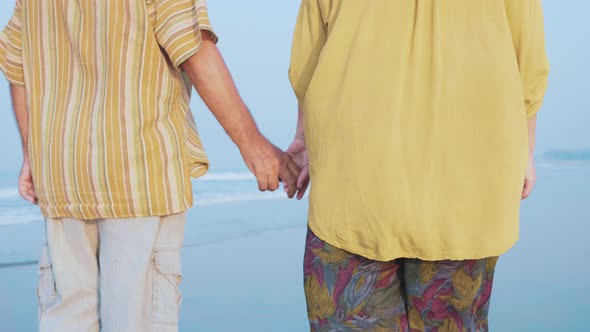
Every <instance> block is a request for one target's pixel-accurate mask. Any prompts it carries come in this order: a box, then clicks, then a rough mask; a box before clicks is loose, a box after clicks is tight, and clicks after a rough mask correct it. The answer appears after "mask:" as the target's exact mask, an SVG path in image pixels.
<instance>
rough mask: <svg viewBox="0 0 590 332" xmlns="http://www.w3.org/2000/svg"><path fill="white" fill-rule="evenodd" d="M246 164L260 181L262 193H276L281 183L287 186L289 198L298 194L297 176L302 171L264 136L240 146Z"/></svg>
mask: <svg viewBox="0 0 590 332" xmlns="http://www.w3.org/2000/svg"><path fill="white" fill-rule="evenodd" d="M240 152H241V153H242V158H243V159H244V162H245V163H246V165H247V166H248V168H249V169H250V171H252V173H253V174H254V176H255V177H256V180H257V181H258V189H260V191H266V190H270V191H275V190H277V189H278V188H279V181H282V182H283V183H284V185H285V186H286V189H287V193H288V196H289V198H293V196H295V193H296V192H297V190H296V189H295V188H296V184H297V176H299V173H300V172H301V170H300V169H299V167H298V166H297V164H295V162H293V160H292V159H291V157H289V155H287V154H286V153H284V152H282V151H281V150H280V149H279V148H277V147H276V146H274V145H272V144H271V143H270V142H269V141H268V140H267V139H266V138H265V137H264V136H262V135H257V136H255V137H253V139H252V140H250V141H249V142H248V143H246V144H243V146H240Z"/></svg>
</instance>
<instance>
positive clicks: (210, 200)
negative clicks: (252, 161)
mask: <svg viewBox="0 0 590 332" xmlns="http://www.w3.org/2000/svg"><path fill="white" fill-rule="evenodd" d="M194 198H195V206H196V207H208V206H215V205H225V204H237V203H243V202H263V201H276V200H283V199H286V194H285V193H283V192H274V193H262V192H236V193H219V194H209V193H203V194H198V195H195V197H194ZM43 219H44V218H43V215H41V213H40V212H39V209H38V208H37V207H35V206H28V207H25V206H15V207H14V208H6V207H4V208H2V209H1V210H0V226H4V225H21V224H30V223H34V222H39V221H43Z"/></svg>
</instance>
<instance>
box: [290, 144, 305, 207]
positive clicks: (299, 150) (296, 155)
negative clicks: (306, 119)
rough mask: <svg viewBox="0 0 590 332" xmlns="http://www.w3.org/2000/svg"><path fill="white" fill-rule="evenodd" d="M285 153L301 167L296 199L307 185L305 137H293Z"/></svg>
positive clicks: (303, 192) (301, 195)
mask: <svg viewBox="0 0 590 332" xmlns="http://www.w3.org/2000/svg"><path fill="white" fill-rule="evenodd" d="M287 153H288V154H289V155H290V156H291V158H293V161H295V163H296V164H297V166H299V168H301V173H300V174H299V177H298V178H297V190H298V192H297V199H298V200H301V199H302V198H303V196H304V195H305V192H306V191H307V188H308V187H309V156H308V154H307V146H306V144H305V138H303V137H295V139H294V140H293V143H291V145H290V146H289V148H288V149H287ZM288 189H291V188H288Z"/></svg>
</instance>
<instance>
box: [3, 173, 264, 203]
mask: <svg viewBox="0 0 590 332" xmlns="http://www.w3.org/2000/svg"><path fill="white" fill-rule="evenodd" d="M250 180H256V178H255V177H254V175H253V174H252V173H247V172H243V173H238V172H227V173H209V174H205V175H204V176H202V177H200V178H199V179H197V180H196V181H205V182H213V181H216V182H224V181H227V182H233V181H250ZM19 197H20V196H19V194H18V188H16V187H5V188H0V200H2V199H15V198H19Z"/></svg>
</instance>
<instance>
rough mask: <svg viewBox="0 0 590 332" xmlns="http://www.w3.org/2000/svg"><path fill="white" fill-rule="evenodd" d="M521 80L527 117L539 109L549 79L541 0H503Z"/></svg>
mask: <svg viewBox="0 0 590 332" xmlns="http://www.w3.org/2000/svg"><path fill="white" fill-rule="evenodd" d="M505 4H506V14H507V18H508V22H509V24H510V29H511V32H512V38H513V41H514V47H515V51H516V56H517V58H518V66H519V70H520V76H521V80H522V86H523V92H524V103H525V106H526V114H527V117H532V116H534V115H535V114H537V112H538V111H539V109H540V108H541V105H542V103H543V98H544V97H545V91H546V90H547V82H548V78H549V61H548V59H547V51H546V48H545V29H544V22H543V8H542V3H541V0H518V1H515V0H505Z"/></svg>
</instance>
